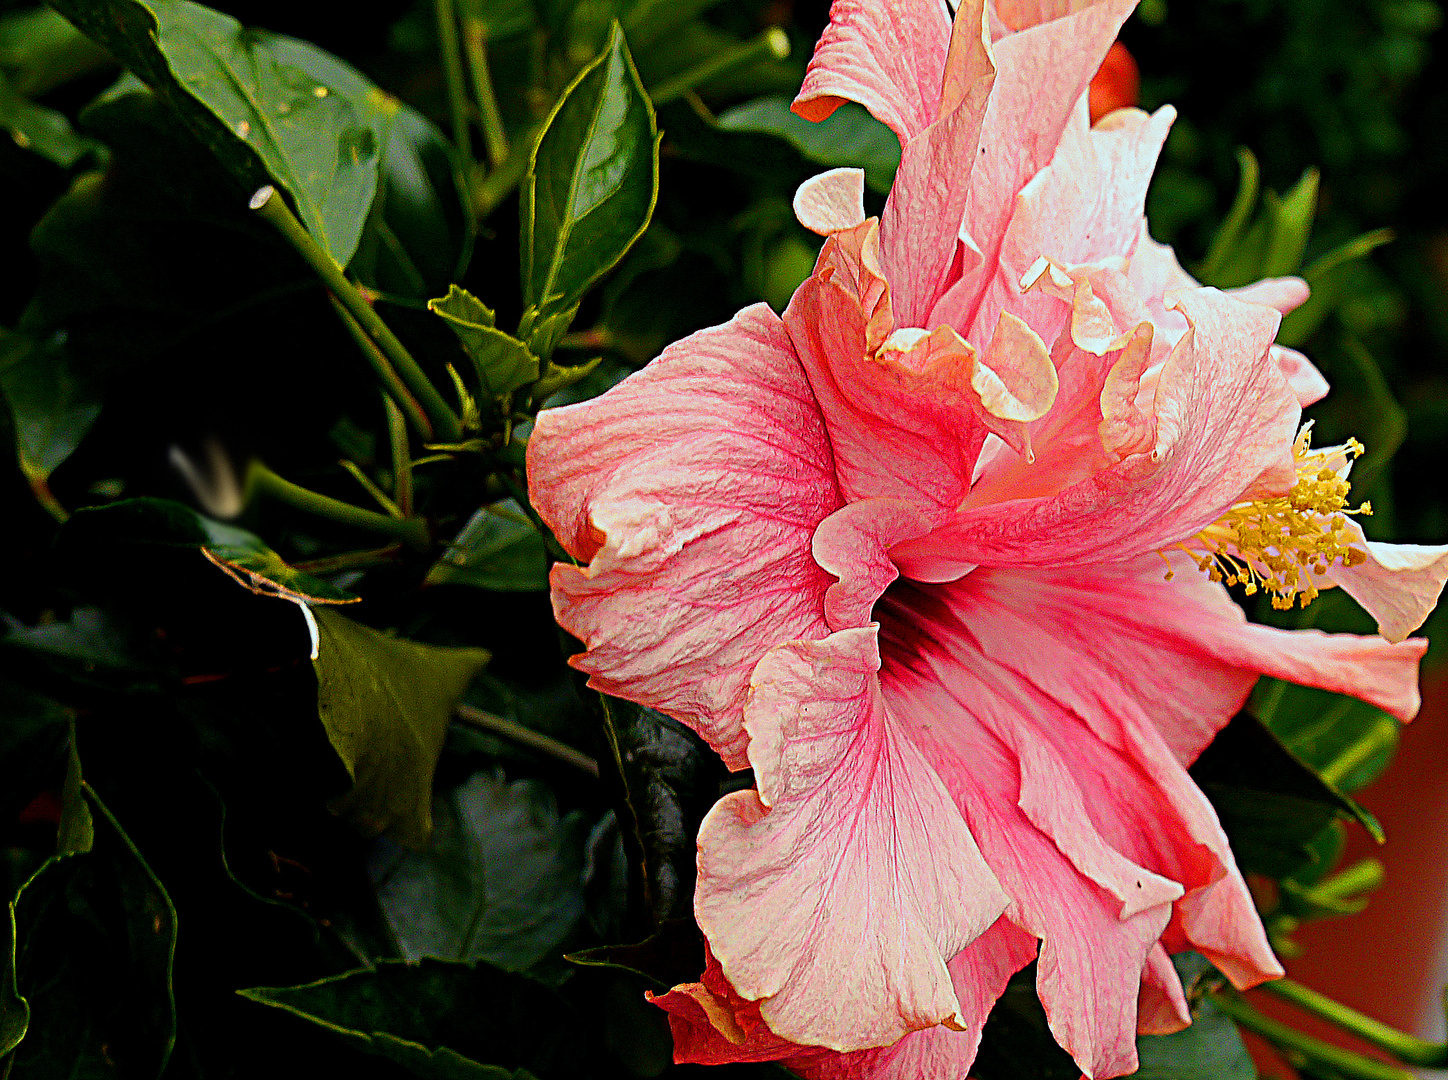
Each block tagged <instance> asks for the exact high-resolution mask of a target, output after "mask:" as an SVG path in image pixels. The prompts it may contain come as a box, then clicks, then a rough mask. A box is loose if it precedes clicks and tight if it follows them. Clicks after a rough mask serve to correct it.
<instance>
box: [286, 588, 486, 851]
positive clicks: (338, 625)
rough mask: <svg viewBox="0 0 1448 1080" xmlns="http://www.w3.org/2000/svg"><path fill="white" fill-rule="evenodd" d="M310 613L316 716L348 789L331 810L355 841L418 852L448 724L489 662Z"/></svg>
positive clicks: (471, 652) (325, 612) (473, 653)
mask: <svg viewBox="0 0 1448 1080" xmlns="http://www.w3.org/2000/svg"><path fill="white" fill-rule="evenodd" d="M313 614H314V617H315V619H316V623H317V631H318V638H319V640H318V644H317V655H316V659H315V660H313V661H312V666H313V667H314V668H315V670H316V673H317V713H318V715H319V716H320V717H321V719H322V726H323V728H324V729H325V730H326V733H327V739H328V741H329V742H331V744H332V748H333V749H334V750H336V752H337V756H338V757H339V758H341V759H342V764H343V765H345V766H346V767H347V772H348V774H349V775H350V776H351V777H352V781H353V787H352V790H351V791H350V792H349V793H348V794H347V795H345V796H343V797H342V798H341V799H339V800H337V801H336V802H335V803H334V804H333V810H334V811H336V812H337V813H340V814H343V815H345V816H346V817H348V818H349V819H351V820H352V821H353V823H354V824H356V825H357V827H358V828H359V829H361V830H362V831H363V832H364V833H367V834H370V835H376V834H378V833H382V832H388V833H390V834H391V835H393V836H395V837H396V839H397V840H398V841H399V842H400V843H403V844H406V845H408V846H409V847H422V846H423V845H425V844H426V843H427V838H428V835H429V834H430V833H431V832H432V773H433V770H434V769H435V768H436V766H437V759H438V755H439V754H440V753H441V752H442V743H443V737H444V736H445V735H446V734H447V725H448V720H449V718H450V717H451V716H452V711H453V709H454V708H455V707H456V706H457V703H458V702H459V701H460V700H462V696H463V691H465V690H466V689H467V686H468V683H470V682H471V681H472V679H473V676H474V675H476V674H477V673H478V671H479V670H480V669H481V668H482V666H483V665H484V664H485V663H487V660H488V654H487V653H485V652H483V651H482V650H481V649H449V648H441V647H438V646H435V645H422V644H419V643H418V642H415V641H406V640H403V639H400V638H392V637H388V636H387V635H386V634H383V633H380V632H379V631H377V630H373V629H372V628H370V627H367V626H363V625H361V624H360V623H355V622H353V621H352V620H350V619H347V618H344V617H343V616H341V615H339V614H337V613H336V612H334V611H331V610H329V609H327V608H318V609H317V610H316V611H315V612H314V613H313Z"/></svg>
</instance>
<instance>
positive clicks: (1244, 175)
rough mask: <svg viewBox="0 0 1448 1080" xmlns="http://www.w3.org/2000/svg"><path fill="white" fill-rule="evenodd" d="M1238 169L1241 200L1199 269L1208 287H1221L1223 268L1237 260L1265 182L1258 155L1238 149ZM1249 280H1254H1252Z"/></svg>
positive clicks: (1238, 190) (1238, 188) (1230, 211)
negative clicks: (1259, 189)
mask: <svg viewBox="0 0 1448 1080" xmlns="http://www.w3.org/2000/svg"><path fill="white" fill-rule="evenodd" d="M1237 166H1238V169H1239V170H1240V172H1241V180H1240V182H1239V183H1238V184H1237V197H1236V198H1235V199H1234V200H1233V201H1232V208H1231V209H1230V210H1228V211H1227V217H1226V219H1225V220H1223V222H1222V226H1221V228H1219V229H1218V230H1217V235H1216V236H1214V237H1212V243H1211V246H1210V247H1209V248H1208V249H1207V257H1206V258H1205V259H1203V260H1202V264H1201V266H1199V267H1198V268H1197V277H1198V278H1200V279H1201V281H1202V282H1203V283H1204V284H1207V285H1217V284H1219V283H1220V279H1221V276H1222V271H1223V268H1224V267H1225V266H1226V264H1227V262H1228V261H1229V260H1231V259H1232V258H1233V257H1234V255H1235V252H1236V249H1237V248H1238V246H1239V245H1240V244H1241V243H1242V237H1243V234H1244V233H1245V232H1246V229H1247V225H1248V223H1249V222H1250V221H1251V220H1252V211H1253V210H1255V209H1256V208H1257V185H1258V183H1259V181H1260V178H1261V169H1259V168H1258V166H1257V155H1255V154H1254V153H1252V151H1250V150H1248V149H1247V148H1246V147H1245V146H1240V147H1238V148H1237ZM1247 280H1248V281H1251V280H1253V279H1252V278H1248V279H1247ZM1242 284H1245V282H1242Z"/></svg>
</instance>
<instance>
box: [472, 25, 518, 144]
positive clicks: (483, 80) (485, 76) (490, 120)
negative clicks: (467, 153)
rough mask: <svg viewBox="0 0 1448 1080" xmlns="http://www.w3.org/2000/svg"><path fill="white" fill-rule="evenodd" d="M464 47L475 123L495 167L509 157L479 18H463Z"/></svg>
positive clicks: (483, 31) (483, 27)
mask: <svg viewBox="0 0 1448 1080" xmlns="http://www.w3.org/2000/svg"><path fill="white" fill-rule="evenodd" d="M463 51H464V52H466V53H467V56H468V71H469V72H470V73H471V74H472V77H473V100H474V101H475V102H477V106H478V123H479V126H480V127H481V128H482V129H483V145H484V146H485V147H486V148H487V151H488V164H489V165H491V166H492V167H493V168H495V169H496V168H497V167H498V166H499V165H501V164H502V163H503V162H504V160H506V159H507V157H508V134H507V132H506V131H505V130H504V129H503V114H502V113H501V112H500V111H499V110H498V97H497V95H496V94H495V93H494V92H493V77H492V75H491V74H490V73H489V71H488V40H487V26H486V25H485V24H484V22H483V20H482V19H471V18H465V19H463Z"/></svg>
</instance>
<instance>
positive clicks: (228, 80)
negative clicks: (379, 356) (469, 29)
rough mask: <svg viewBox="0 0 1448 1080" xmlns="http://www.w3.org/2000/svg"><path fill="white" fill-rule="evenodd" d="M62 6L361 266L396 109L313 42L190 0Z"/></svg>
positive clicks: (215, 147)
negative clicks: (360, 247) (247, 24)
mask: <svg viewBox="0 0 1448 1080" xmlns="http://www.w3.org/2000/svg"><path fill="white" fill-rule="evenodd" d="M55 7H56V9H57V10H58V11H60V13H61V14H62V15H64V16H66V18H68V19H70V20H71V21H72V22H73V23H75V25H76V26H77V27H79V28H80V29H81V30H82V31H83V32H85V33H86V34H87V35H89V36H90V37H91V38H93V39H94V40H96V41H98V42H100V43H101V44H103V45H105V46H106V47H107V48H109V49H111V51H112V52H114V53H115V54H116V56H117V57H118V58H119V59H120V60H121V62H122V63H123V64H125V65H126V67H127V68H129V69H130V70H131V71H132V72H134V73H135V74H136V75H137V76H139V77H140V79H141V80H142V81H143V82H145V83H146V84H147V85H148V86H150V87H151V88H152V89H154V90H155V91H156V92H157V93H158V94H160V95H161V96H162V97H163V98H165V99H166V100H167V101H168V102H169V103H170V104H171V105H172V107H173V108H176V109H177V110H178V111H179V112H180V113H181V115H182V116H183V117H184V118H185V119H186V121H187V123H188V125H189V126H190V127H191V128H192V129H193V131H195V132H196V134H198V135H199V136H200V137H201V139H202V141H203V142H205V143H206V144H207V146H209V147H210V148H211V150H212V152H213V153H215V154H216V155H217V156H218V158H219V159H220V160H221V161H222V162H223V163H224V164H225V165H227V167H228V168H229V169H230V170H231V171H232V172H233V174H234V175H236V176H237V177H238V178H239V179H240V180H241V182H242V184H243V185H244V186H246V187H248V188H255V187H259V186H261V184H262V183H264V182H265V181H266V179H267V178H268V177H270V179H271V180H273V181H274V182H276V183H277V184H279V185H281V186H282V187H283V188H285V189H286V190H287V192H288V193H289V194H290V195H291V196H292V198H293V200H294V201H295V202H296V205H297V213H298V215H299V216H300V217H301V219H302V222H303V223H304V224H305V225H306V227H307V231H308V232H310V233H311V234H312V235H313V236H314V237H315V238H316V240H317V242H318V243H320V244H321V245H322V246H323V247H324V248H325V249H326V250H327V251H328V252H330V254H331V255H332V257H333V258H334V259H336V260H337V262H338V264H340V265H343V266H345V265H346V264H347V263H348V261H350V260H351V258H352V255H353V253H354V252H355V251H356V250H357V243H358V240H359V239H360V237H361V234H362V227H363V224H364V223H365V222H366V220H367V214H368V210H369V208H370V207H371V205H372V199H373V197H374V195H375V194H376V192H377V177H378V163H379V160H380V156H381V149H382V146H383V143H384V142H385V139H386V133H387V127H388V124H389V123H390V121H391V117H392V115H393V114H394V113H395V112H396V110H397V102H396V101H395V100H393V99H392V98H391V97H389V96H388V95H386V94H384V93H383V92H382V91H380V90H378V89H377V88H376V87H374V86H372V85H371V84H370V83H368V82H367V81H366V80H364V79H362V78H361V77H360V76H359V75H357V73H356V72H355V71H354V70H353V69H352V68H350V67H348V65H346V64H344V63H343V62H342V61H340V60H338V59H337V58H336V57H334V56H331V55H330V54H328V53H325V52H323V51H322V50H320V49H318V48H317V47H316V46H314V45H310V44H308V43H306V42H302V41H297V40H295V39H292V38H286V37H282V36H281V35H278V34H270V33H267V32H265V31H260V30H250V29H246V28H244V27H243V26H242V25H241V24H240V23H239V22H237V21H236V20H235V19H233V18H231V17H230V16H229V15H224V14H222V13H221V12H219V11H213V10H212V9H210V8H207V7H203V6H202V5H200V4H194V3H190V2H189V0H100V2H96V0H57V2H56V4H55ZM359 89H361V90H362V92H361V93H360V94H359V93H358V90H359ZM349 90H350V91H351V92H350V93H348V92H347V91H349Z"/></svg>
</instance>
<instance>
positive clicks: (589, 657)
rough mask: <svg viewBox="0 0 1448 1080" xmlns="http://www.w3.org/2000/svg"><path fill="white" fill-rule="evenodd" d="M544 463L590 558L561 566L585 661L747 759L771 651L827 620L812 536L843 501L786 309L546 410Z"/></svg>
mask: <svg viewBox="0 0 1448 1080" xmlns="http://www.w3.org/2000/svg"><path fill="white" fill-rule="evenodd" d="M528 467H529V476H530V480H531V485H530V486H531V490H532V492H533V498H534V504H535V505H536V506H537V508H538V512H539V513H540V514H541V515H542V516H543V519H544V520H545V521H546V522H547V523H548V524H549V526H550V527H551V528H552V529H553V530H554V532H555V533H556V534H557V536H558V538H559V540H560V541H561V542H562V543H563V545H564V546H565V547H566V548H567V549H568V551H569V552H570V553H571V554H572V555H573V556H574V557H575V558H577V559H579V560H580V561H583V562H585V563H586V564H587V565H585V566H582V567H578V566H568V565H565V564H559V565H558V566H555V567H554V569H553V576H552V582H553V600H554V608H555V611H556V613H557V615H558V620H559V622H560V623H561V624H562V625H563V626H564V628H565V629H567V630H568V631H569V632H570V633H572V634H574V635H575V636H577V637H578V638H580V639H582V640H583V642H584V643H585V645H587V646H588V652H586V653H584V654H583V655H581V656H579V657H575V658H574V661H573V663H574V664H575V666H577V667H578V668H579V669H580V670H583V671H586V672H588V673H589V675H590V676H591V679H590V685H593V686H595V687H598V688H599V689H601V690H604V691H605V692H608V693H613V694H618V695H621V696H624V697H627V698H629V699H631V700H633V701H638V702H642V703H644V704H647V705H651V706H654V707H655V708H659V709H662V710H664V711H665V712H667V713H669V714H671V715H673V716H675V717H678V718H679V719H680V720H683V721H684V722H686V723H688V724H689V725H690V726H692V727H694V728H695V729H696V730H697V731H698V732H699V733H700V734H701V735H703V736H704V737H705V738H706V739H708V740H709V742H710V744H711V745H712V746H713V747H714V748H715V749H716V750H718V751H719V753H720V754H721V755H723V757H724V758H725V760H726V761H728V762H729V763H730V764H731V765H733V766H735V767H739V766H742V765H743V764H744V762H745V758H744V744H745V741H746V740H745V736H744V732H743V728H742V726H741V725H742V722H743V705H744V698H745V694H746V692H747V690H748V681H749V674H750V672H751V671H753V669H754V665H755V664H756V663H758V661H759V659H760V657H761V656H763V655H764V653H765V651H766V650H768V649H769V648H770V647H772V646H774V645H776V644H778V643H779V642H781V641H788V640H792V639H795V638H811V637H824V636H825V634H827V633H828V628H827V627H826V626H825V624H824V619H823V600H824V593H825V590H826V589H827V588H828V587H829V585H830V584H831V581H832V579H831V578H830V577H829V576H828V575H827V574H826V573H825V572H824V571H823V570H821V569H820V568H819V566H818V565H817V564H816V563H815V561H814V558H813V557H812V555H811V553H810V540H811V537H812V535H813V532H814V527H815V525H816V524H817V523H818V522H819V521H820V520H822V519H823V518H824V517H826V516H827V515H828V514H829V513H830V512H831V511H832V510H834V509H835V507H836V506H837V505H838V504H839V496H838V493H837V489H836V487H835V481H834V475H833V474H834V469H833V463H832V458H831V454H830V448H829V440H828V438H827V437H826V435H825V432H824V428H823V426H822V424H821V421H820V417H819V413H818V409H817V407H816V406H815V403H814V399H813V396H812V395H811V393H810V389H809V385H808V383H807V381H806V380H805V376H804V373H803V371H802V370H801V369H800V367H799V364H798V361H797V360H796V359H795V355H794V351H793V349H792V348H791V347H790V343H789V338H788V337H787V335H786V334H785V332H784V328H783V326H782V325H781V323H780V321H779V319H778V318H777V317H776V316H775V315H774V314H773V313H772V312H771V311H770V310H769V309H768V308H767V307H765V306H764V305H762V304H760V305H756V306H755V307H752V308H748V309H746V310H744V311H742V312H740V314H739V315H737V316H735V318H734V319H733V320H732V321H731V322H729V323H726V324H724V325H723V326H718V327H714V328H712V329H709V330H702V331H700V332H699V333H697V334H695V335H693V336H692V337H689V338H686V339H685V340H683V341H681V342H678V343H677V344H675V345H672V346H670V347H669V348H668V349H667V350H665V352H664V354H663V355H662V356H660V357H659V358H658V359H657V360H655V361H654V362H653V363H651V364H650V365H649V366H648V367H646V368H645V369H644V370H642V371H640V372H638V373H637V374H635V375H633V376H631V377H629V378H628V379H626V380H625V381H624V382H623V383H621V384H620V385H619V386H617V387H615V388H614V389H613V390H612V391H610V392H609V393H608V394H606V395H604V396H603V397H600V398H596V399H594V400H592V401H588V402H585V403H583V404H580V405H572V406H568V407H565V408H560V409H549V410H546V411H544V412H543V413H541V414H540V415H539V417H538V423H537V427H536V429H535V431H534V433H533V437H532V438H531V439H530V440H529V444H528Z"/></svg>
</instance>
